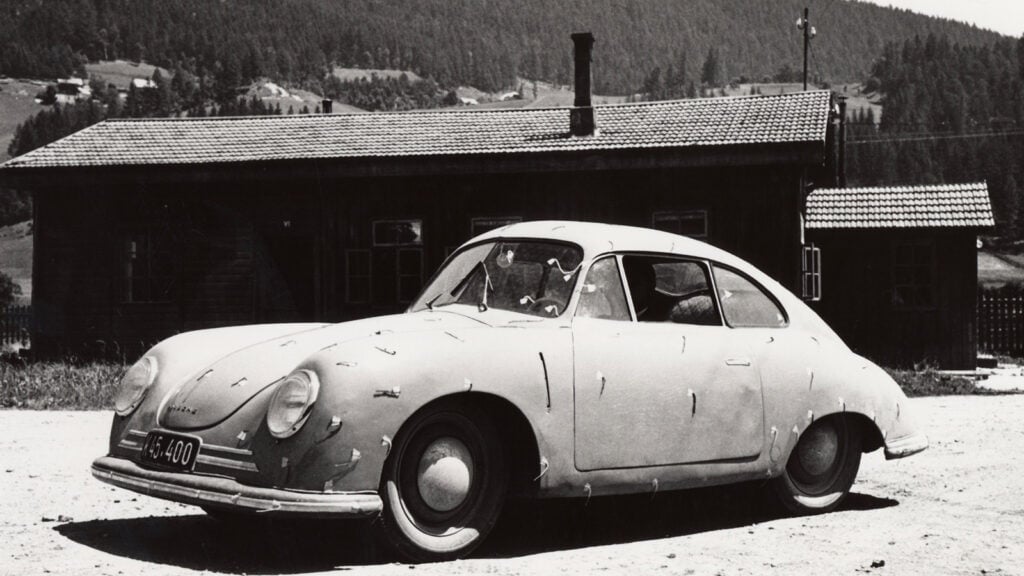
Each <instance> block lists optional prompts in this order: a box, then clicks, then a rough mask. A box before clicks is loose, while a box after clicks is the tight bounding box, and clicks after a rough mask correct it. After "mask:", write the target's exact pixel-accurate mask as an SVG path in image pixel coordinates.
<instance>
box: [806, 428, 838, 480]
mask: <svg viewBox="0 0 1024 576" xmlns="http://www.w3.org/2000/svg"><path fill="white" fill-rule="evenodd" d="M838 454H839V434H837V433H836V430H835V428H833V427H832V426H814V427H812V428H811V429H810V430H808V431H807V433H806V435H805V436H804V437H803V439H802V440H801V442H800V445H799V446H798V447H797V457H798V458H799V459H800V466H801V467H802V468H803V469H804V470H806V471H807V472H808V473H810V474H811V475H813V476H820V475H822V474H824V473H826V472H828V470H829V469H830V468H831V467H832V466H833V464H834V463H835V461H836V457H837V456H838Z"/></svg>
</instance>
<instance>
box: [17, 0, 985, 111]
mask: <svg viewBox="0 0 1024 576" xmlns="http://www.w3.org/2000/svg"><path fill="white" fill-rule="evenodd" d="M804 5H809V6H810V8H811V21H812V24H813V25H814V26H815V27H816V28H817V31H818V38H817V39H816V40H815V41H814V48H813V58H812V64H811V67H812V71H814V72H815V73H817V74H819V75H820V76H822V77H823V78H824V79H825V80H828V81H833V82H834V81H840V80H842V81H848V80H858V79H860V78H862V77H863V76H864V75H865V74H866V73H867V72H868V70H869V69H870V66H871V63H872V61H873V59H874V58H876V57H877V56H878V54H879V53H880V52H881V50H882V47H883V46H884V44H885V43H886V42H887V41H893V40H896V41H902V40H903V39H906V38H911V37H913V36H914V35H915V34H917V35H921V36H927V35H928V34H929V33H935V34H937V35H944V36H947V37H948V38H950V40H951V42H954V43H961V44H964V43H967V44H978V43H989V42H992V41H994V40H995V39H996V38H997V36H996V35H995V34H993V33H990V32H985V31H981V30H978V29H976V28H973V27H970V26H966V25H963V24H958V23H955V22H952V21H948V20H940V19H935V18H930V17H926V16H922V15H918V14H913V13H910V12H907V11H899V10H893V9H889V8H882V7H879V6H875V5H873V4H864V3H860V2H849V1H847V0H771V1H765V0H688V1H686V2H680V1H678V0H629V1H622V0H505V1H502V2H494V1H490V0H386V1H385V0H330V1H327V0H45V2H44V1H43V0H0V39H2V40H0V42H2V44H0V74H6V75H9V76H27V77H37V78H54V77H57V76H64V75H67V74H69V73H71V72H72V71H73V70H75V69H77V68H79V67H80V65H81V63H82V62H84V61H86V60H88V61H96V60H111V59H114V58H125V59H129V60H145V61H147V62H150V63H153V64H158V65H160V66H163V67H164V68H167V69H184V70H186V71H188V72H189V73H191V74H193V75H195V76H196V77H197V78H198V80H199V81H200V82H201V83H203V84H204V85H209V84H220V85H223V86H225V87H227V88H228V89H230V88H232V87H234V86H237V85H239V84H241V83H243V82H244V81H245V80H249V79H253V78H257V77H260V76H268V77H271V78H274V79H277V80H284V81H290V82H292V83H306V84H307V85H309V84H316V83H318V82H320V81H322V80H323V79H324V78H325V77H326V72H327V70H328V68H329V66H330V65H332V64H337V65H341V66H352V67H364V68H396V69H405V70H411V71H413V72H416V73H417V74H419V75H420V76H424V77H430V78H431V79H433V80H434V81H435V82H437V83H438V84H440V85H441V86H449V87H451V86H455V85H458V84H462V85H472V86H476V87H478V88H481V89H484V90H489V91H494V90H498V89H500V88H502V87H506V86H512V85H513V83H514V82H515V80H516V78H517V77H524V78H530V79H538V80H548V81H555V82H561V83H569V82H570V76H571V71H572V70H571V69H572V62H571V46H570V43H569V34H570V32H573V31H580V30H590V31H592V32H594V34H595V36H596V37H597V41H598V45H597V47H596V51H595V60H596V65H595V89H596V90H597V91H598V92H600V93H609V94H626V93H630V92H633V91H635V90H636V89H637V88H638V87H639V86H640V85H641V84H642V81H643V79H644V77H645V76H646V75H647V73H648V72H649V71H651V70H652V69H653V68H654V67H662V68H666V69H667V68H668V66H669V65H670V64H672V65H673V66H674V67H676V68H677V69H679V68H682V67H683V65H682V64H681V63H685V68H686V69H688V70H690V71H697V70H699V67H701V66H702V64H703V63H704V61H705V57H706V54H707V53H708V51H709V49H710V48H712V47H714V48H715V49H716V50H717V51H718V54H717V55H718V58H719V66H720V71H721V77H722V79H723V80H724V81H728V80H730V79H732V78H737V77H740V76H745V77H747V78H753V79H757V78H761V77H763V76H765V75H771V74H774V73H775V72H776V71H777V70H779V69H780V68H782V67H783V66H785V65H790V66H795V67H799V62H800V58H801V52H800V50H801V47H800V40H799V38H800V37H799V31H797V30H796V28H795V26H794V22H795V21H796V18H797V17H798V16H799V15H800V13H801V11H802V9H803V7H804ZM311 87H313V86H311Z"/></svg>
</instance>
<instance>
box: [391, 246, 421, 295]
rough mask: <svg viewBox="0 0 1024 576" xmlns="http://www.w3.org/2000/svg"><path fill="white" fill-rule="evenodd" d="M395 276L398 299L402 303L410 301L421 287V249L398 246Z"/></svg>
mask: <svg viewBox="0 0 1024 576" xmlns="http://www.w3.org/2000/svg"><path fill="white" fill-rule="evenodd" d="M395 276H396V278H397V279H398V280H397V282H398V286H397V290H398V301H399V302H401V303H403V304H407V303H409V302H412V301H413V299H415V298H416V295H417V294H419V291H420V288H422V287H423V250H422V249H421V248H399V249H398V269H397V270H395Z"/></svg>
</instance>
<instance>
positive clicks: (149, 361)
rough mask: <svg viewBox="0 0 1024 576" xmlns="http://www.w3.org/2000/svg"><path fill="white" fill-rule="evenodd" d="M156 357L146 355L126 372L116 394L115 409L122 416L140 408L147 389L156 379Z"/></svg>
mask: <svg viewBox="0 0 1024 576" xmlns="http://www.w3.org/2000/svg"><path fill="white" fill-rule="evenodd" d="M156 372H157V363H156V358H154V357H152V356H146V357H144V358H143V359H142V360H139V361H138V362H136V363H135V364H133V365H132V367H131V368H129V369H128V371H127V372H125V373H124V378H121V385H120V386H119V387H118V389H117V395H116V396H114V411H115V412H117V413H118V415H120V416H127V415H129V414H131V413H132V412H134V411H135V409H136V408H138V406H139V404H140V403H141V402H142V399H143V398H144V397H145V396H146V391H148V390H149V387H150V386H152V385H153V382H154V381H155V380H156Z"/></svg>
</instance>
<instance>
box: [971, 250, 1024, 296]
mask: <svg viewBox="0 0 1024 576" xmlns="http://www.w3.org/2000/svg"><path fill="white" fill-rule="evenodd" d="M978 285H979V286H984V287H988V288H999V287H1002V286H1006V285H1015V286H1024V256H1022V255H1017V254H1003V253H995V252H988V251H985V250H979V251H978Z"/></svg>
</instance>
